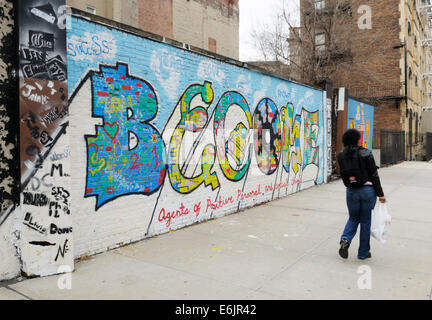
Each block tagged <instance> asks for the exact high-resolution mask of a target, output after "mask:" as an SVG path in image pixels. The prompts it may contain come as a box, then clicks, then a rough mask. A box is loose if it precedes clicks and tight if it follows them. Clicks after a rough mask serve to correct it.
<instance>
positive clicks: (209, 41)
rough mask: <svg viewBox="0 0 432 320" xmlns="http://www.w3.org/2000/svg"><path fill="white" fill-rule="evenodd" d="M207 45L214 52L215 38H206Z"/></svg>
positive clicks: (215, 49)
mask: <svg viewBox="0 0 432 320" xmlns="http://www.w3.org/2000/svg"><path fill="white" fill-rule="evenodd" d="M208 47H209V51H211V52H214V53H216V52H217V42H216V39H213V38H208Z"/></svg>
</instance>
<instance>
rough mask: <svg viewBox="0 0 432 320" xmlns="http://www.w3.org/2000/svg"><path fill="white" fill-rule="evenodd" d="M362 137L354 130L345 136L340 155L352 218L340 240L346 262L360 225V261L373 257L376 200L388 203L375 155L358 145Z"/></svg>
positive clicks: (342, 255) (341, 171)
mask: <svg viewBox="0 0 432 320" xmlns="http://www.w3.org/2000/svg"><path fill="white" fill-rule="evenodd" d="M360 138H361V134H360V132H359V131H357V130H355V129H350V130H348V131H346V132H345V133H344V135H343V144H344V147H345V149H344V150H343V151H342V152H340V153H339V154H338V164H339V169H340V173H341V177H342V180H343V182H344V185H345V186H346V187H347V192H346V201H347V206H348V211H349V219H348V222H347V224H346V226H345V230H344V232H343V234H342V237H341V241H340V249H339V255H340V256H341V257H342V258H344V259H347V258H348V249H349V247H350V245H351V242H352V240H353V239H354V236H355V235H356V233H357V229H358V226H359V225H360V246H359V250H358V258H359V259H361V260H364V259H368V258H371V257H372V254H371V252H370V234H371V217H372V210H373V209H374V208H375V204H376V202H377V197H378V198H379V201H380V202H382V203H386V198H385V196H384V192H383V189H382V187H381V182H380V178H379V175H378V167H377V166H376V164H375V159H374V157H373V155H372V152H371V151H370V150H368V149H365V148H363V147H361V146H360V145H359V142H360Z"/></svg>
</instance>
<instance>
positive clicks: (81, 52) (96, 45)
mask: <svg viewBox="0 0 432 320" xmlns="http://www.w3.org/2000/svg"><path fill="white" fill-rule="evenodd" d="M67 54H68V56H69V57H70V58H72V59H73V60H75V61H80V60H90V61H91V62H94V60H95V59H104V60H112V59H114V58H115V57H116V54H117V44H116V40H115V38H114V37H113V35H111V34H110V33H108V32H100V33H96V34H91V33H89V32H86V33H85V34H84V36H83V37H78V36H75V35H73V36H71V37H70V38H68V40H67Z"/></svg>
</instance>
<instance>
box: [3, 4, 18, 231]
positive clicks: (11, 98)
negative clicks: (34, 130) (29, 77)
mask: <svg viewBox="0 0 432 320" xmlns="http://www.w3.org/2000/svg"><path fill="white" fill-rule="evenodd" d="M15 8H16V2H15V1H12V0H0V33H1V34H0V38H1V43H0V146H1V148H0V224H1V223H2V222H4V220H5V219H6V218H7V215H8V214H9V213H10V212H11V210H12V209H13V208H14V206H16V205H18V204H19V196H20V172H19V171H20V169H19V154H18V152H19V151H18V150H19V148H18V146H19V144H18V141H19V104H18V102H19V99H18V97H19V96H18V69H17V68H18V58H19V57H18V55H17V52H18V34H17V28H16V26H17V23H16V15H15Z"/></svg>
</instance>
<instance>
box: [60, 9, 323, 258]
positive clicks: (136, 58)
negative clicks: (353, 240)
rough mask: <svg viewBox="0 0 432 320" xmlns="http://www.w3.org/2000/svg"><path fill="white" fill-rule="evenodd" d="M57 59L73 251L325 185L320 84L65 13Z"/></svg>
mask: <svg viewBox="0 0 432 320" xmlns="http://www.w3.org/2000/svg"><path fill="white" fill-rule="evenodd" d="M67 54H68V59H67V62H68V70H69V71H68V84H69V87H68V90H69V92H70V93H71V95H70V107H69V108H70V123H71V128H70V134H71V136H73V137H74V138H73V140H74V141H73V142H72V144H71V157H72V162H73V163H75V164H76V165H75V168H74V169H73V172H72V185H73V188H72V192H71V196H72V198H73V199H74V201H73V203H72V211H73V212H74V215H76V216H74V217H75V218H74V219H76V221H77V222H76V226H77V228H80V227H81V228H82V230H86V232H82V233H81V236H78V237H77V238H76V239H75V242H76V248H77V249H76V253H75V254H76V255H77V256H79V255H80V254H83V253H88V252H89V251H90V252H91V253H95V252H100V251H103V250H105V249H106V247H110V246H113V245H114V246H115V243H120V242H121V243H123V244H124V243H127V242H130V241H136V240H140V239H143V238H144V237H149V236H152V235H156V234H161V233H164V232H168V231H170V230H175V229H178V228H180V227H183V226H186V225H190V224H193V223H196V222H200V221H204V220H208V219H212V218H217V217H220V216H223V215H226V214H229V213H233V212H237V211H239V210H242V209H244V208H247V207H250V206H254V205H257V204H259V203H263V202H267V201H271V200H274V199H277V198H278V197H282V196H286V195H289V194H292V193H294V192H298V191H300V190H302V189H305V188H309V187H311V186H314V185H316V184H321V183H324V182H325V180H326V173H327V172H328V169H327V168H326V158H327V148H326V143H325V137H326V132H327V128H326V123H327V120H326V119H325V112H324V103H323V92H322V91H319V90H316V89H313V88H310V87H306V86H302V85H299V84H296V83H292V82H288V81H284V80H281V79H278V78H275V77H272V76H269V75H265V74H260V73H256V72H252V71H250V70H248V69H244V68H240V67H237V66H234V65H229V64H226V63H223V62H220V61H216V60H212V59H210V58H208V57H204V56H201V55H198V54H195V53H192V52H189V51H186V50H183V49H180V48H176V47H173V46H170V45H167V44H163V43H158V42H154V41H151V40H148V39H144V38H140V37H137V36H135V35H132V34H129V33H127V32H123V31H120V30H116V29H112V30H109V31H108V29H107V27H105V26H102V25H98V24H96V23H92V22H90V21H85V20H82V19H80V18H76V17H72V19H71V28H70V29H68V33H67ZM114 222H115V226H112V224H113V223H114ZM108 227H112V228H114V229H113V230H111V232H112V233H113V234H114V233H115V235H113V236H112V238H111V239H110V240H106V241H105V242H103V241H102V242H101V240H100V239H102V238H104V237H106V230H105V229H106V228H108ZM104 235H105V236H104ZM89 243H90V244H94V243H99V244H95V245H93V246H92V245H89Z"/></svg>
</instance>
